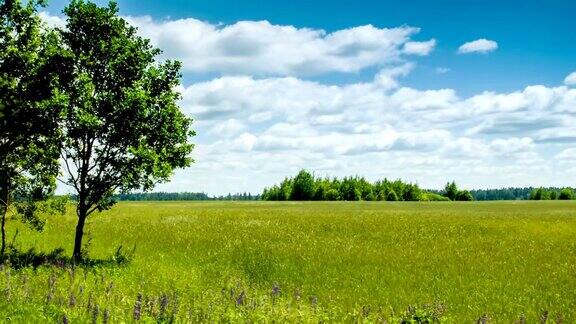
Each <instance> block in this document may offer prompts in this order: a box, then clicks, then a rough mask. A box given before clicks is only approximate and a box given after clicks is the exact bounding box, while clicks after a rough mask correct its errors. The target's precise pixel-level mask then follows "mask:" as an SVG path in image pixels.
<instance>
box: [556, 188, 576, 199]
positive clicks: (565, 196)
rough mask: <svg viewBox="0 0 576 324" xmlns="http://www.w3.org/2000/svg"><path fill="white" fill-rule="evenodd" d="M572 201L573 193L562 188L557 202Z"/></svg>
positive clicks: (568, 189)
mask: <svg viewBox="0 0 576 324" xmlns="http://www.w3.org/2000/svg"><path fill="white" fill-rule="evenodd" d="M572 199H574V191H572V189H570V188H564V189H562V190H561V191H560V194H559V195H558V200H572Z"/></svg>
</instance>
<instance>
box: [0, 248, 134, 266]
mask: <svg viewBox="0 0 576 324" xmlns="http://www.w3.org/2000/svg"><path fill="white" fill-rule="evenodd" d="M133 253H134V251H132V252H131V253H130V252H128V253H124V252H123V251H122V246H120V247H118V249H116V252H115V253H114V255H112V256H110V257H109V258H107V259H93V258H89V257H84V258H83V259H82V261H80V262H75V261H74V260H73V259H72V258H71V257H68V256H65V255H64V249H63V248H56V249H54V250H53V251H51V252H48V253H46V252H41V251H36V249H35V248H31V249H29V250H27V251H20V250H18V249H16V248H14V247H8V249H7V251H6V254H5V255H4V256H0V264H4V265H8V266H10V267H11V268H13V269H17V270H18V269H23V268H33V269H37V268H38V267H42V266H53V267H58V268H73V267H83V268H102V267H107V268H112V267H119V266H126V265H128V264H129V263H130V262H131V261H132V259H133Z"/></svg>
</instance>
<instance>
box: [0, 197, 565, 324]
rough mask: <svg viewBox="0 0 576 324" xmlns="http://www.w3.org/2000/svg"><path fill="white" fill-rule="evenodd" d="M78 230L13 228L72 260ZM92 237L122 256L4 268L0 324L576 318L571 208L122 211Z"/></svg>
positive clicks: (93, 245)
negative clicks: (417, 315) (123, 260)
mask: <svg viewBox="0 0 576 324" xmlns="http://www.w3.org/2000/svg"><path fill="white" fill-rule="evenodd" d="M74 224H75V218H74V213H73V211H72V210H71V211H70V212H69V215H68V216H66V217H59V218H51V219H49V221H48V224H47V226H46V230H45V231H44V233H34V232H32V231H30V230H28V229H26V228H25V227H24V226H22V225H18V223H16V222H11V223H9V224H8V227H9V230H10V235H11V236H13V235H14V233H15V229H16V228H18V229H19V231H18V233H19V234H18V236H17V237H16V241H15V242H16V246H17V247H18V249H20V250H27V249H29V248H31V247H36V248H37V249H38V250H39V251H44V252H50V251H52V250H54V249H55V248H57V247H60V246H61V247H64V248H65V249H66V251H65V253H66V254H67V255H68V254H70V253H71V247H72V239H73V230H74ZM88 230H89V232H90V233H89V234H88V235H87V236H86V238H91V240H90V257H92V258H96V259H106V258H109V257H110V256H112V255H113V254H114V251H115V250H116V248H117V247H118V246H120V245H122V246H123V247H124V249H125V250H131V249H132V248H133V247H134V246H135V247H136V250H135V253H134V257H133V260H132V261H131V262H129V263H128V264H127V265H125V266H109V265H108V266H106V265H105V266H102V267H88V268H77V269H75V270H72V269H70V268H68V267H58V266H51V267H40V268H38V269H36V270H34V269H32V268H24V269H19V270H18V269H11V268H8V267H4V268H3V269H2V271H1V274H0V293H2V294H3V295H2V298H1V299H0V316H1V318H0V319H1V320H7V319H12V320H15V321H21V322H30V321H37V322H42V321H44V320H45V319H49V320H53V321H59V322H62V321H63V318H64V317H66V318H67V319H69V320H70V321H71V322H73V323H74V322H78V321H79V320H80V321H81V322H91V321H92V320H93V317H95V318H97V319H98V322H102V321H104V320H105V319H109V321H110V322H119V321H128V322H130V321H132V320H133V318H134V316H135V314H134V313H135V312H136V313H138V314H137V316H138V315H139V316H140V317H141V319H142V320H143V321H157V320H160V321H167V320H170V319H176V320H177V321H179V322H188V321H194V322H196V321H207V322H214V321H233V322H236V321H247V320H253V321H257V322H261V321H265V322H270V321H272V320H276V321H296V322H302V321H303V322H318V321H329V322H350V321H366V322H372V321H380V320H382V319H385V320H388V321H392V322H394V321H400V318H401V317H402V316H403V315H404V313H405V311H406V309H407V307H408V306H410V305H415V306H417V308H416V309H417V310H419V311H426V310H428V311H430V312H437V313H441V317H442V318H443V319H444V321H445V322H454V323H472V322H475V321H476V320H477V319H478V318H479V317H480V316H482V315H483V314H487V315H488V316H489V317H490V318H491V322H494V323H512V322H514V321H515V320H518V319H519V317H520V316H521V315H522V314H523V315H525V316H526V319H527V322H528V323H534V322H538V321H539V318H540V317H541V315H542V314H543V312H544V311H548V312H549V321H550V322H552V321H553V320H556V319H560V318H563V320H564V322H565V323H574V322H576V203H575V202H570V201H568V202H559V201H544V202H532V201H527V202H474V203H381V202H378V203H367V202H366V203H364V202H335V203H329V202H306V203H295V202H294V203H291V202H286V203H274V202H251V203H248V202H247V203H240V202H230V203H228V202H161V203H160V202H158V203H134V202H124V203H120V204H118V205H116V206H115V207H114V208H113V209H112V210H110V211H108V212H105V213H103V214H99V215H95V216H94V217H92V219H91V221H90V223H89V225H88ZM139 294H140V295H141V297H140V298H139V297H138V295H139ZM426 304H428V305H429V306H426Z"/></svg>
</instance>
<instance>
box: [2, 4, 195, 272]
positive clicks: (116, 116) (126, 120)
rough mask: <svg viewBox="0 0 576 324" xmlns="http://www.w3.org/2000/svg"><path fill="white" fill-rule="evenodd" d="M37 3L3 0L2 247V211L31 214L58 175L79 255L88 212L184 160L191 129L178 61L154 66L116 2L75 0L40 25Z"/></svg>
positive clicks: (164, 176)
mask: <svg viewBox="0 0 576 324" xmlns="http://www.w3.org/2000/svg"><path fill="white" fill-rule="evenodd" d="M42 4H43V3H42V1H41V0H30V1H28V2H24V1H22V0H1V1H0V217H1V220H2V221H1V234H2V250H1V252H2V255H4V252H5V247H6V240H5V236H6V233H5V224H6V219H7V214H8V212H9V211H10V212H11V213H13V214H14V215H20V214H23V217H26V214H27V215H28V216H32V215H36V216H37V215H38V212H37V210H38V208H39V207H34V206H38V204H39V203H41V202H45V201H46V198H47V197H50V196H51V195H52V193H53V191H54V188H55V184H56V179H58V180H60V181H61V182H63V183H64V184H66V185H67V186H69V187H70V188H72V189H73V190H74V191H75V197H76V198H77V199H76V215H77V217H78V222H77V225H76V233H75V238H74V252H73V258H74V260H75V261H80V260H81V259H82V252H81V251H82V238H83V234H84V226H85V224H86V220H87V218H88V217H89V216H90V215H91V214H93V213H94V212H97V211H102V210H106V209H109V208H111V207H112V205H113V204H114V202H115V201H114V199H113V198H114V194H115V193H116V192H117V191H120V192H127V191H131V190H136V189H140V190H144V191H146V190H150V189H151V188H153V187H154V186H155V184H157V183H159V182H164V181H167V180H168V179H169V178H170V176H171V175H172V172H173V170H174V169H175V168H182V167H186V166H189V165H190V164H191V163H192V160H191V159H190V158H189V154H190V152H191V151H192V149H193V145H192V144H190V143H189V138H190V137H191V136H193V135H194V132H193V131H192V130H191V122H192V120H191V119H189V118H187V117H186V116H185V115H184V114H183V113H182V111H181V110H180V108H179V107H178V105H177V102H178V100H179V98H180V94H179V93H178V92H176V91H175V90H174V89H176V88H177V86H178V85H179V82H180V81H179V80H180V63H179V62H172V61H167V62H165V63H162V64H158V63H157V62H156V57H157V56H158V55H159V54H160V50H159V49H157V48H154V47H152V46H151V45H150V42H149V41H148V40H147V39H143V38H141V37H139V36H137V34H136V29H135V28H133V27H131V26H130V25H129V24H128V23H127V22H126V21H125V20H124V19H122V18H120V17H119V16H118V8H117V6H116V4H115V3H113V2H111V3H110V4H109V5H108V6H107V7H99V6H97V5H96V4H94V3H91V2H88V1H83V0H73V1H71V2H70V4H69V5H68V6H67V7H66V8H65V9H64V14H65V15H66V26H65V28H61V29H51V28H49V27H48V26H46V25H45V24H43V23H42V21H41V19H40V17H39V16H38V14H37V8H38V7H39V6H40V5H42ZM60 161H62V163H63V164H64V169H65V172H64V176H63V177H59V169H60ZM22 202H29V203H28V204H27V206H29V207H27V208H20V207H18V208H16V207H15V206H20V205H21V203H22ZM43 210H47V209H43Z"/></svg>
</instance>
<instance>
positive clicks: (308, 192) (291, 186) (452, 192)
mask: <svg viewBox="0 0 576 324" xmlns="http://www.w3.org/2000/svg"><path fill="white" fill-rule="evenodd" d="M262 200H272V201H283V200H330V201H336V200H346V201H359V200H365V201H449V200H463V201H469V200H473V197H472V195H471V194H470V192H468V191H466V190H458V188H457V186H456V184H455V183H454V182H452V183H448V184H447V185H446V188H445V191H443V192H432V191H427V190H422V189H421V188H420V187H418V185H417V184H414V183H406V182H403V181H402V180H394V181H391V180H388V179H383V180H378V181H376V182H369V181H368V180H366V179H365V178H363V177H359V176H351V177H344V178H343V179H338V178H327V177H326V178H321V177H315V176H314V175H312V174H311V173H310V172H308V171H306V170H302V171H300V172H299V173H298V175H296V176H295V177H293V178H291V177H287V178H285V179H284V180H283V181H282V182H281V183H280V184H277V185H273V186H272V187H270V188H265V189H264V192H263V193H262Z"/></svg>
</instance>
